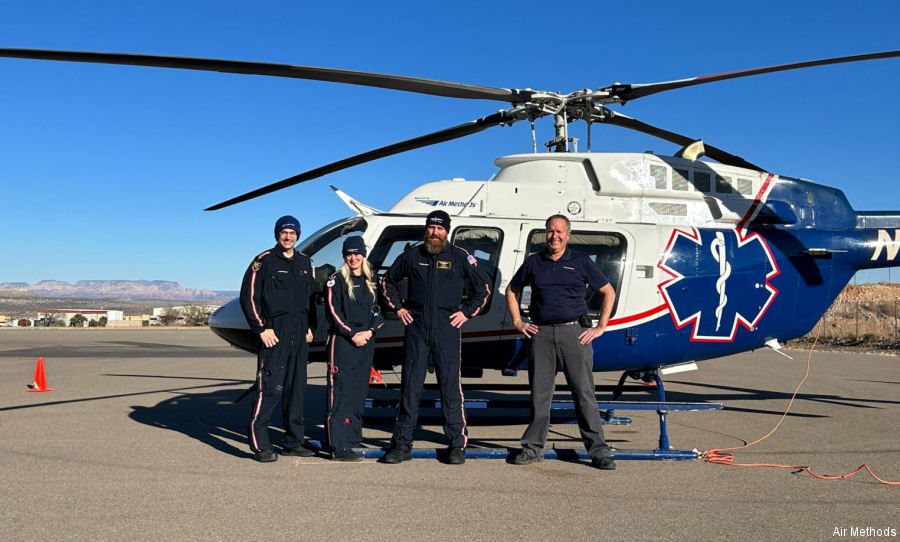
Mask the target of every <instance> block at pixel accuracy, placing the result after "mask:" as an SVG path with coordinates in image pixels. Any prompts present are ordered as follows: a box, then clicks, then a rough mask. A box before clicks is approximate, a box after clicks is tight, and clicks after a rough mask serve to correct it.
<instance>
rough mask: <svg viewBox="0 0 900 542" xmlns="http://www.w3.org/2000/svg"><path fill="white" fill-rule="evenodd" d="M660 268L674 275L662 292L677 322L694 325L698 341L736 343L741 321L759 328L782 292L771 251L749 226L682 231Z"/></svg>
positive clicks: (673, 237)
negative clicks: (775, 282) (748, 230)
mask: <svg viewBox="0 0 900 542" xmlns="http://www.w3.org/2000/svg"><path fill="white" fill-rule="evenodd" d="M658 267H659V268H660V269H662V270H663V271H664V272H665V273H667V274H668V275H670V276H671V277H672V278H670V279H668V280H665V281H663V282H662V283H661V284H660V285H659V291H660V293H661V294H662V296H663V299H664V300H665V303H666V305H667V306H668V309H669V312H670V314H671V315H672V319H673V320H674V322H675V326H676V327H677V328H679V329H680V328H683V327H685V326H687V325H688V324H692V326H693V327H692V329H691V340H692V341H713V342H730V341H733V340H734V337H735V334H736V333H737V329H738V324H740V325H742V326H743V327H745V328H746V329H747V330H749V331H753V329H754V328H755V327H756V325H757V324H758V323H759V321H760V320H761V319H762V317H763V315H764V314H765V312H766V310H767V309H768V308H769V306H770V305H771V304H772V301H773V300H774V299H775V296H777V295H778V290H776V289H775V287H774V286H772V284H771V283H770V282H769V281H770V280H771V279H772V278H774V277H775V276H777V275H778V273H779V270H778V264H777V263H776V262H775V258H774V257H773V256H772V251H771V249H770V248H769V246H768V244H766V241H765V240H764V239H763V238H762V237H760V236H759V234H757V233H752V234H751V233H748V232H747V231H746V230H743V229H734V230H705V229H703V230H701V229H697V228H691V229H690V230H687V231H685V230H680V229H676V230H674V231H673V232H672V235H671V237H670V238H669V243H668V245H667V246H666V249H665V251H664V252H663V256H662V258H661V259H660V261H659V264H658Z"/></svg>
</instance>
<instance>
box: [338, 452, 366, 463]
mask: <svg viewBox="0 0 900 542" xmlns="http://www.w3.org/2000/svg"><path fill="white" fill-rule="evenodd" d="M364 457H365V456H363V454H360V453H357V452H354V451H353V450H350V451H348V452H343V453H339V454H337V455H335V456H334V457H333V458H332V459H334V460H335V461H362V460H363V458H364Z"/></svg>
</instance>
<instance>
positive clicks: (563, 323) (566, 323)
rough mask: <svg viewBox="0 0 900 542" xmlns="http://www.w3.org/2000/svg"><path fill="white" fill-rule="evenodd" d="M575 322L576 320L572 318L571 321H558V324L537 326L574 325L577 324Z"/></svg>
mask: <svg viewBox="0 0 900 542" xmlns="http://www.w3.org/2000/svg"><path fill="white" fill-rule="evenodd" d="M577 323H578V320H573V321H571V322H559V323H558V324H538V325H539V326H553V327H557V326H574V325H575V324H577Z"/></svg>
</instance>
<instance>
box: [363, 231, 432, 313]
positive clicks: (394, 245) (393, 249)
mask: <svg viewBox="0 0 900 542" xmlns="http://www.w3.org/2000/svg"><path fill="white" fill-rule="evenodd" d="M424 239H425V226H412V225H407V226H389V227H387V228H385V229H384V231H383V232H382V233H381V237H379V238H378V241H376V242H375V246H374V247H373V248H372V251H371V252H370V253H369V263H370V264H371V265H372V271H373V272H374V273H375V274H376V275H378V277H379V279H381V277H383V276H384V274H385V272H387V270H388V268H390V267H391V264H393V263H394V260H396V259H397V256H399V255H400V254H402V253H403V252H404V251H405V250H406V249H408V248H409V247H411V246H415V245H418V244H420V243H422V242H423V241H424ZM397 287H398V288H399V290H400V295H401V296H402V297H403V298H406V295H407V293H408V290H407V279H403V280H402V281H401V282H400V284H398V285H397ZM384 317H385V318H387V319H390V320H396V319H397V313H395V312H393V311H385V313H384Z"/></svg>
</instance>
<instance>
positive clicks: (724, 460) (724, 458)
mask: <svg viewBox="0 0 900 542" xmlns="http://www.w3.org/2000/svg"><path fill="white" fill-rule="evenodd" d="M820 333H822V324H821V322H820V323H819V331H818V332H817V333H816V340H815V341H813V345H812V346H811V347H810V349H809V357H807V358H806V375H804V377H803V380H801V381H800V383H799V384H797V388H796V389H795V390H794V394H793V395H792V396H791V400H790V402H789V403H788V406H787V409H786V410H785V411H784V414H782V415H781V419H780V420H778V423H776V424H775V427H773V428H772V430H771V431H769V432H768V434H766V435H765V436H763V437H760V438H758V439H756V440H755V441H753V442H751V443H749V444H744V445H743V446H736V447H734V448H713V449H712V450H708V451H706V452H703V454H701V457H702V458H703V459H704V460H705V461H706V462H707V463H713V464H715V465H728V466H731V467H772V468H776V469H796V470H804V471H806V472H808V473H809V474H811V475H812V476H814V477H815V478H819V479H821V480H842V479H844V478H850V477H851V476H853V475H855V474H856V473H858V472H859V471H861V470H863V469H866V471H868V473H869V474H870V475H872V478H874V479H876V480H878V481H879V482H881V483H882V484H886V485H891V486H897V485H900V481H897V482H891V481H888V480H882V479H881V478H879V477H878V476H876V475H875V473H874V472H872V469H870V468H869V466H868V465H866V464H865V463H863V464H862V465H860V466H859V467H857V468H856V470H854V471H853V472H848V473H847V474H841V475H840V476H824V475H821V474H816V473H814V472H813V471H812V469H811V468H810V467H809V466H803V465H778V464H774V463H735V462H734V455H733V454H730V453H723V452H731V451H735V450H741V449H743V448H749V447H750V446H753V445H754V444H757V443H759V442H762V441H763V440H765V439H767V438H769V436H771V435H772V433H774V432H775V431H777V430H778V428H779V427H780V426H781V422H783V421H784V419H785V418H786V417H787V415H788V412H790V410H791V405H793V404H794V399H795V398H796V397H797V393H798V392H799V391H800V387H801V386H803V383H804V382H806V379H807V378H809V370H810V366H811V365H812V353H813V350H814V349H815V348H816V343H818V342H819V334H820Z"/></svg>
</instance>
